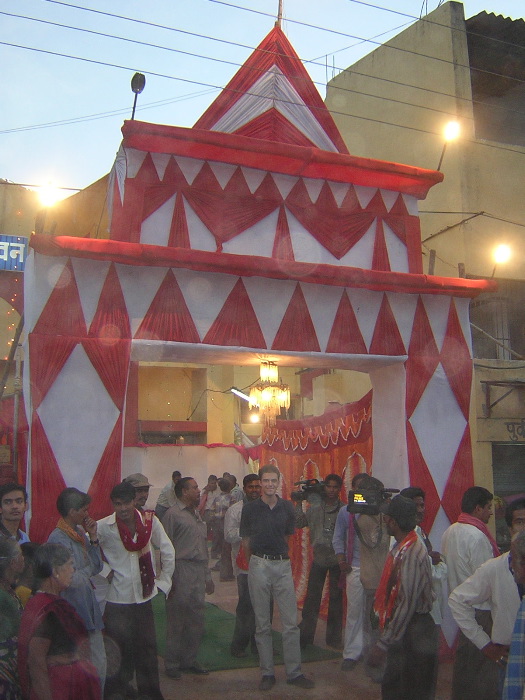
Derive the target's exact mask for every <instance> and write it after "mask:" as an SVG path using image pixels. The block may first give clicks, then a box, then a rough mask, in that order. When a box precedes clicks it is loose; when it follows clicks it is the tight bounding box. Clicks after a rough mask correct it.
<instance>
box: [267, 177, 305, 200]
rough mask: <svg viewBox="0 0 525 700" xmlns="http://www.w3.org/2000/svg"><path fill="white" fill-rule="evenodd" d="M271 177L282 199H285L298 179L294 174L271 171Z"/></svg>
mask: <svg viewBox="0 0 525 700" xmlns="http://www.w3.org/2000/svg"><path fill="white" fill-rule="evenodd" d="M272 177H273V181H274V182H275V185H276V187H277V189H278V190H279V192H280V193H281V196H282V198H283V199H286V197H287V196H288V195H289V194H290V192H291V191H292V188H293V187H294V185H295V183H296V182H297V180H298V179H299V178H298V177H295V176H294V175H285V174H284V173H272Z"/></svg>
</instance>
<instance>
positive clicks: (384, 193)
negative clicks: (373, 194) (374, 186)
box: [379, 190, 399, 211]
mask: <svg viewBox="0 0 525 700" xmlns="http://www.w3.org/2000/svg"><path fill="white" fill-rule="evenodd" d="M379 191H380V192H381V197H382V198H383V202H384V203H385V206H386V209H387V211H390V210H391V209H392V207H393V206H394V204H395V203H396V200H397V198H398V197H399V192H393V191H392V190H379Z"/></svg>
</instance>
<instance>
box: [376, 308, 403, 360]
mask: <svg viewBox="0 0 525 700" xmlns="http://www.w3.org/2000/svg"><path fill="white" fill-rule="evenodd" d="M369 352H370V354H372V355H405V354H406V350H405V346H404V344H403V339H402V338H401V334H400V332H399V329H398V327H397V323H396V319H395V317H394V314H393V313H392V309H391V307H390V303H389V301H388V298H387V296H386V294H383V301H382V302H381V308H380V309H379V313H378V315H377V320H376V325H375V328H374V335H373V336H372V342H371V343H370V350H369Z"/></svg>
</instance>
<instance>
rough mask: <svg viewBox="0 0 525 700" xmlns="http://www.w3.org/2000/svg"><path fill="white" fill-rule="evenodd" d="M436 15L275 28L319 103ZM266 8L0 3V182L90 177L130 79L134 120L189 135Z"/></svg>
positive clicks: (101, 168)
mask: <svg viewBox="0 0 525 700" xmlns="http://www.w3.org/2000/svg"><path fill="white" fill-rule="evenodd" d="M487 3H489V4H488V5H487ZM438 4H439V2H438V0H426V1H424V0H376V1H375V2H373V0H371V1H370V2H364V1H362V0H359V1H358V0H315V2H314V0H284V16H285V21H284V23H283V28H284V31H285V33H286V34H287V36H288V38H289V39H290V41H291V43H292V44H293V46H294V48H295V50H296V51H297V53H298V54H299V56H300V57H301V58H302V59H303V60H306V61H308V62H309V63H307V64H306V67H307V69H308V71H309V73H310V75H311V76H312V78H313V80H314V81H315V83H316V85H317V87H318V89H319V91H320V93H321V95H322V97H323V98H324V96H325V85H326V82H327V79H328V80H329V79H330V78H331V77H332V75H333V74H334V70H335V72H338V71H339V70H341V69H344V68H346V67H347V66H349V65H351V64H352V63H353V62H355V61H356V60H357V59H359V58H361V57H362V56H364V55H365V54H367V53H369V52H370V51H372V50H373V49H374V48H375V46H377V44H378V43H382V42H384V41H386V40H387V39H388V38H391V37H392V36H394V35H395V34H397V33H399V32H400V31H402V29H404V28H405V27H407V26H409V25H410V24H412V23H413V22H414V21H416V19H417V18H418V17H419V16H420V14H421V11H422V10H423V12H426V11H427V10H428V11H429V12H430V11H431V10H434V9H435V8H436V7H437V5H438ZM277 7H278V0H228V2H226V1H222V0H221V1H219V0H149V1H148V2H144V1H142V2H139V0H111V2H108V1H107V0H76V2H75V0H60V1H59V0H0V66H2V69H3V75H2V89H1V102H0V105H1V107H0V178H4V179H7V180H10V181H12V182H19V183H26V184H46V183H47V182H50V181H51V182H53V183H54V184H55V185H57V186H64V187H77V188H82V187H85V186H86V185H88V184H90V183H91V182H94V181H95V180H97V179H98V178H100V177H102V176H103V175H104V174H105V173H107V172H108V171H109V170H110V168H111V166H112V163H113V160H114V156H115V153H116V151H117V149H118V147H119V143H120V139H121V133H120V128H121V126H122V122H123V120H124V119H129V117H130V116H131V108H132V104H133V94H132V93H131V90H130V80H131V78H132V76H133V74H134V73H135V72H136V71H140V72H142V73H144V74H145V75H146V79H147V83H146V88H145V90H144V92H143V93H142V94H141V95H140V96H139V98H138V109H137V113H136V118H137V119H140V120H142V121H148V122H154V123H160V124H172V125H176V126H192V125H193V123H194V122H195V121H196V120H197V118H198V117H199V116H200V115H201V114H202V112H203V111H204V110H205V109H206V107H207V106H208V105H209V104H210V102H211V101H212V100H213V99H214V98H215V96H216V95H217V94H218V92H219V89H218V88H220V87H222V86H224V85H225V84H226V83H227V82H228V81H229V80H230V78H231V77H232V76H233V75H234V73H235V72H236V70H237V69H238V67H239V65H241V64H242V63H243V62H244V61H245V60H246V58H247V57H248V56H249V54H250V53H251V51H252V50H253V48H255V47H256V46H257V45H258V44H259V43H260V41H261V40H262V39H263V38H264V36H266V34H267V33H268V32H269V31H270V29H271V28H272V26H273V24H274V21H275V15H276V13H277ZM464 7H465V16H466V17H467V18H468V17H471V16H473V15H475V14H477V13H478V12H481V11H483V10H486V11H487V12H495V13H497V14H502V15H505V16H508V17H512V18H513V19H518V18H519V17H520V16H521V15H519V14H518V12H519V9H518V8H519V7H523V6H522V3H519V2H517V0H486V1H485V2H483V0H466V2H465V3H464ZM108 13H111V15H110V14H108ZM126 18H130V19H132V20H133V21H130V19H126ZM57 25H63V26H57ZM152 25H157V26H152ZM81 30H82V31H81ZM86 30H88V31H86ZM97 33H98V34H97ZM101 34H105V35H110V36H101ZM139 42H143V43H147V44H148V46H145V45H143V44H141V43H139ZM35 49H38V51H37V50H35ZM190 54H194V55H190ZM79 59H84V60H79ZM334 67H335V68H334ZM64 122H72V123H64Z"/></svg>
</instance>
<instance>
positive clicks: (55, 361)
mask: <svg viewBox="0 0 525 700" xmlns="http://www.w3.org/2000/svg"><path fill="white" fill-rule="evenodd" d="M77 342H78V338H68V337H67V336H51V335H38V334H36V333H30V334H29V363H30V367H31V397H32V401H33V410H35V411H36V409H37V408H38V407H39V406H40V404H41V403H42V401H43V400H44V398H45V396H46V394H47V392H48V391H49V389H50V388H51V386H52V385H53V383H54V381H55V379H56V378H57V377H58V375H59V374H60V372H61V370H62V368H63V366H64V365H65V364H66V362H67V360H68V358H69V356H70V355H71V353H72V352H73V350H74V349H75V347H76V345H77Z"/></svg>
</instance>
